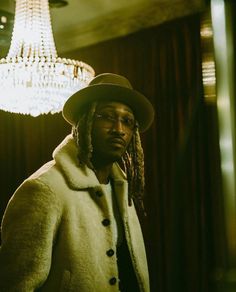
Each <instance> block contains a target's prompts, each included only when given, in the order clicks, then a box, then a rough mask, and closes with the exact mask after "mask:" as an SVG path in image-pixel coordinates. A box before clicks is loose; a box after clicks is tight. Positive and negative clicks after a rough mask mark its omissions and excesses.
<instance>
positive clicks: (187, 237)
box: [0, 15, 224, 292]
mask: <svg viewBox="0 0 236 292" xmlns="http://www.w3.org/2000/svg"><path fill="white" fill-rule="evenodd" d="M65 57H70V58H75V59H80V60H83V61H85V62H87V63H88V64H90V65H92V66H93V67H94V69H95V71H96V74H99V73H102V72H114V73H118V74H119V73H120V74H122V75H125V76H127V77H128V78H129V79H130V81H131V83H132V84H133V85H134V87H135V88H136V89H137V90H139V91H141V92H143V93H144V94H145V95H146V96H147V97H148V98H149V99H150V101H151V102H152V103H153V105H154V107H155V109H156V118H155V122H154V124H153V126H152V127H151V129H150V130H149V131H148V132H147V133H145V135H143V136H142V141H143V147H144V151H145V158H146V164H145V169H146V198H145V206H146V211H147V214H148V215H147V217H146V218H144V217H143V216H141V215H140V220H141V223H142V226H143V231H144V236H145V242H146V247H147V253H148V261H149V269H150V275H151V288H152V292H156V291H160V292H176V291H181V292H199V291H204V292H207V291H214V292H215V291H216V289H215V283H216V281H217V266H220V265H221V264H222V262H223V260H224V254H221V253H220V251H221V249H222V245H223V239H222V238H221V237H220V238H219V237H218V233H219V232H220V231H221V230H223V226H222V224H221V222H222V221H221V219H222V216H223V214H222V204H221V185H220V168H219V165H220V164H219V149H218V131H217V122H216V121H217V115H216V105H215V104H206V103H205V102H204V98H203V93H202V78H201V43H200V15H193V16H190V17H186V18H183V19H177V20H175V21H173V22H170V23H166V24H163V25H161V26H158V27H154V28H151V29H147V30H143V31H141V32H138V33H135V34H132V35H129V36H127V37H123V38H119V39H115V40H111V41H107V42H104V43H100V44H97V45H94V46H91V47H88V48H84V49H80V50H79V51H74V52H70V53H68V54H67V55H65ZM140 110H141V109H140ZM69 132H70V127H69V126H68V125H67V124H66V122H65V121H64V120H63V119H62V117H61V115H60V114H56V115H48V116H40V117H37V118H32V117H28V116H20V115H16V114H10V113H5V112H2V111H1V112H0V138H1V143H0V168H1V169H0V170H1V176H0V183H1V192H0V196H1V197H0V198H1V200H0V215H1V216H2V214H3V211H4V209H5V206H6V204H7V202H8V200H9V198H10V196H11V195H12V193H13V192H14V190H15V189H16V188H17V186H18V185H19V184H20V183H21V182H22V181H23V180H24V179H25V178H26V177H27V176H28V175H30V174H31V173H32V172H33V171H35V170H36V169H37V168H38V167H40V166H41V165H42V164H43V163H45V162H46V161H48V160H50V159H51V153H52V151H53V149H54V148H55V147H56V146H57V144H58V143H59V142H60V141H61V140H62V139H63V138H64V136H65V135H67V134H68V133H69ZM216 238H217V241H216V240H215V239H216Z"/></svg>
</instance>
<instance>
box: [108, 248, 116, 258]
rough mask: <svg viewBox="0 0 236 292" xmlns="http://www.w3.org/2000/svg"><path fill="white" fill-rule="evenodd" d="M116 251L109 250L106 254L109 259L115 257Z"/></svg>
mask: <svg viewBox="0 0 236 292" xmlns="http://www.w3.org/2000/svg"><path fill="white" fill-rule="evenodd" d="M114 253H115V252H114V250H113V249H109V250H108V251H107V252H106V254H107V256H109V257H112V256H113V255H114Z"/></svg>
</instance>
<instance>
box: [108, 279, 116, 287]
mask: <svg viewBox="0 0 236 292" xmlns="http://www.w3.org/2000/svg"><path fill="white" fill-rule="evenodd" d="M109 283H110V285H115V284H116V278H115V277H113V278H111V279H110V280H109Z"/></svg>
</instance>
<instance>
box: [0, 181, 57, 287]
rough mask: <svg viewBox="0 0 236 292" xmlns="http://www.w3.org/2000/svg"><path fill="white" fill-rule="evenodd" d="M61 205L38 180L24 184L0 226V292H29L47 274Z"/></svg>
mask: <svg viewBox="0 0 236 292" xmlns="http://www.w3.org/2000/svg"><path fill="white" fill-rule="evenodd" d="M59 221H60V204H59V202H58V201H57V199H56V196H55V194H53V193H52V192H51V191H50V189H49V187H48V186H47V185H45V184H43V183H42V182H40V181H38V180H29V181H26V182H25V183H23V185H22V186H20V187H19V189H18V190H17V191H16V193H15V194H14V195H13V197H12V199H11V200H10V202H9V204H8V206H7V208H6V211H5V214H4V217H3V222H2V231H1V232H2V234H1V237H2V245H1V248H0V291H1V292H13V291H14V292H19V291H20V292H30V291H35V290H36V289H37V288H39V287H40V286H41V285H42V284H43V283H44V282H45V280H46V279H47V276H48V273H49V271H50V265H51V257H52V246H53V242H54V239H55V235H56V230H57V227H58V224H59Z"/></svg>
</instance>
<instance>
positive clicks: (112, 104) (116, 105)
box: [97, 101, 133, 114]
mask: <svg viewBox="0 0 236 292" xmlns="http://www.w3.org/2000/svg"><path fill="white" fill-rule="evenodd" d="M103 109H111V110H114V111H117V112H124V113H125V112H129V113H131V114H133V111H132V109H131V108H130V107H129V106H128V105H126V104H124V103H121V102H117V101H102V102H99V103H98V104H97V110H103Z"/></svg>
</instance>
